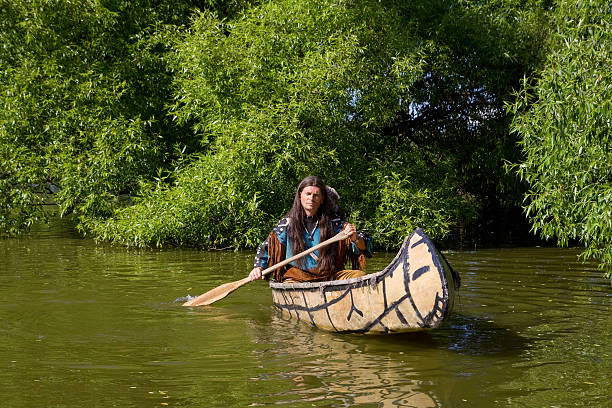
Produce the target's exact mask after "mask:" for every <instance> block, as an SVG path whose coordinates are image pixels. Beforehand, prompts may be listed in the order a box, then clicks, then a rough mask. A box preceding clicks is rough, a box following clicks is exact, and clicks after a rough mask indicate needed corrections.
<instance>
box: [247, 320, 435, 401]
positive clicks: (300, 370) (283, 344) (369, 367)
mask: <svg viewBox="0 0 612 408" xmlns="http://www.w3.org/2000/svg"><path fill="white" fill-rule="evenodd" d="M251 329H252V331H253V332H257V331H258V330H261V327H251ZM270 333H278V334H279V335H278V336H274V338H270V337H269V334H270ZM253 336H255V341H256V342H262V341H264V342H270V343H271V344H272V345H273V347H272V348H271V349H268V350H266V351H265V352H263V353H262V355H261V359H262V360H266V361H268V360H278V361H283V362H284V364H283V365H284V366H285V367H284V369H283V370H281V371H280V372H277V373H274V374H273V375H272V376H270V375H269V374H267V375H263V376H260V377H259V378H257V379H256V380H259V381H282V380H287V379H289V380H291V382H293V384H291V383H289V386H288V388H287V389H283V390H282V391H280V392H275V393H271V394H269V395H265V396H262V399H261V400H260V401H258V402H256V403H254V405H267V404H269V403H271V402H274V404H288V405H290V406H295V404H296V403H300V404H303V403H305V402H314V401H327V402H328V403H331V402H334V403H335V404H336V405H337V406H356V405H363V404H374V405H376V406H379V407H392V406H406V407H438V406H440V403H439V401H438V399H437V397H436V395H435V393H434V392H433V390H430V391H424V390H423V387H422V386H423V383H424V381H423V380H420V379H419V378H418V376H416V375H415V372H416V371H418V370H415V368H414V367H412V366H411V365H410V364H409V363H410V361H409V360H410V359H406V358H401V357H402V356H403V355H404V353H405V352H404V351H401V352H399V353H398V357H400V358H397V359H390V358H388V356H386V355H384V354H383V355H377V354H375V353H370V352H368V351H367V342H366V343H363V340H365V339H364V338H363V337H360V336H339V335H337V334H331V333H326V332H323V331H319V330H310V329H308V328H306V327H304V326H302V325H296V324H292V322H287V321H285V320H282V319H281V318H280V314H275V315H273V317H272V320H271V322H270V323H269V325H267V326H266V327H265V331H264V332H262V333H260V334H257V333H254V334H253ZM259 336H261V337H259ZM364 346H366V347H364ZM428 363H429V364H430V363H431V362H428ZM420 369H422V367H420Z"/></svg>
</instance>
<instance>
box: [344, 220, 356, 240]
mask: <svg viewBox="0 0 612 408" xmlns="http://www.w3.org/2000/svg"><path fill="white" fill-rule="evenodd" d="M343 230H344V232H345V233H346V235H348V236H349V237H351V241H352V242H355V241H357V229H356V228H355V226H354V225H353V224H351V223H349V222H345V223H344V228H343Z"/></svg>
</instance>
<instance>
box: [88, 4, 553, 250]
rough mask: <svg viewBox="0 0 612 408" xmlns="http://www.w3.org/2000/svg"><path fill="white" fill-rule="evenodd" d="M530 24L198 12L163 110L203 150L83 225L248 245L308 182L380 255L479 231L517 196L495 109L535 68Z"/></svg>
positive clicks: (442, 7) (510, 13)
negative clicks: (404, 244)
mask: <svg viewBox="0 0 612 408" xmlns="http://www.w3.org/2000/svg"><path fill="white" fill-rule="evenodd" d="M459 6H461V7H459ZM539 18H540V16H539V15H538V14H537V13H531V14H527V13H523V12H521V11H520V10H519V9H518V8H517V9H513V8H508V9H503V8H502V9H500V8H499V7H498V6H497V5H491V6H489V7H484V6H479V7H474V6H468V5H465V4H463V3H461V2H458V3H455V4H448V3H447V2H442V1H428V2H424V4H422V5H421V6H420V7H419V6H417V7H413V6H410V7H408V6H406V5H403V4H399V5H398V4H396V3H395V2H374V1H372V2H355V3H353V2H347V3H343V2H337V1H327V2H325V1H279V2H270V3H264V4H262V5H260V6H259V7H256V8H252V9H249V10H248V12H246V13H245V14H244V15H243V16H241V18H237V19H234V20H227V21H225V20H219V19H218V18H217V17H216V15H214V14H212V13H207V12H203V13H201V14H200V15H199V16H198V17H197V18H195V19H194V20H193V23H192V24H191V26H190V29H189V31H188V32H186V33H185V35H184V36H183V37H181V38H180V39H179V41H178V42H177V43H176V44H175V46H174V47H175V51H176V54H175V56H176V59H175V60H174V65H173V67H174V71H175V72H176V73H177V74H176V76H175V79H174V89H175V101H176V102H175V103H174V104H173V105H172V106H171V108H170V111H171V113H172V115H174V117H175V118H176V121H177V122H178V123H179V124H180V125H187V124H191V126H192V128H193V129H194V131H195V132H196V133H197V135H198V136H199V137H200V139H201V146H202V147H201V151H200V153H198V154H197V155H192V156H190V157H189V158H188V159H187V160H186V161H185V162H184V164H183V165H182V166H180V168H179V169H178V170H177V171H176V172H174V173H173V174H172V183H161V184H160V183H154V184H152V185H150V186H149V189H147V190H145V191H143V192H142V194H141V196H140V197H139V198H138V199H136V200H135V205H133V206H130V207H127V208H126V209H124V210H122V211H121V212H120V213H118V214H117V216H116V217H114V219H113V220H104V221H100V222H98V223H93V224H92V226H91V228H92V229H93V230H94V231H95V232H96V234H98V235H99V236H102V237H104V238H106V239H109V240H116V241H119V242H128V243H133V244H136V245H142V244H150V243H165V242H171V243H174V244H189V245H211V246H252V245H255V244H256V243H257V242H259V241H260V240H261V239H262V237H264V236H265V234H266V232H267V231H268V230H269V228H270V227H271V225H272V224H273V223H274V221H275V220H276V219H278V217H280V216H281V215H282V214H283V213H284V212H286V211H287V209H288V207H289V206H290V203H291V200H292V196H293V193H294V188H295V186H296V184H297V182H298V181H299V180H300V179H301V178H302V177H303V176H305V175H307V174H319V175H322V176H324V178H325V179H326V181H327V182H328V183H329V184H331V185H333V186H335V187H336V188H337V190H338V191H339V192H340V195H341V196H342V200H341V201H342V205H343V206H344V207H345V209H346V210H349V211H350V212H351V213H352V216H353V218H354V219H355V220H356V221H357V222H358V224H360V226H361V227H365V228H367V229H369V230H370V231H371V232H372V233H373V234H374V235H375V241H376V242H377V243H378V244H379V245H382V246H394V245H397V244H398V243H399V242H400V241H401V240H402V238H403V237H404V235H405V234H406V233H407V232H408V231H410V230H411V229H413V228H414V227H416V226H422V227H424V228H425V229H426V230H427V231H428V232H429V233H430V234H431V235H433V236H435V237H443V236H445V235H446V234H448V233H449V231H451V229H452V228H453V227H457V226H460V225H466V224H469V223H470V222H472V223H474V225H477V224H476V223H477V222H480V221H482V220H483V219H485V218H486V217H483V214H484V213H486V212H487V211H489V210H490V208H491V207H495V208H500V207H502V206H504V205H505V206H506V207H508V206H512V205H514V202H515V201H513V200H515V199H516V197H512V192H511V193H510V194H508V190H512V189H514V184H513V183H514V180H512V179H511V178H509V177H507V176H506V175H505V173H504V172H503V170H502V167H503V166H502V163H503V159H504V158H510V157H513V156H512V155H513V154H515V153H516V146H515V141H514V140H512V139H511V138H510V137H509V136H508V134H507V125H506V123H507V119H506V113H505V111H504V109H503V103H504V101H505V98H507V97H509V96H510V93H511V91H512V89H513V86H514V85H518V83H519V80H520V78H521V77H522V75H523V74H524V70H525V67H527V66H530V64H533V63H534V61H535V60H537V53H534V52H533V51H532V50H533V49H537V47H534V43H536V42H537V41H540V40H541V39H542V35H541V34H540V32H539V30H540V28H539V27H540V25H539V24H538V20H539ZM516 21H520V22H522V24H519V25H517V24H516ZM483 27H485V28H486V30H484V33H485V34H483ZM526 40H528V41H526ZM517 60H518V61H521V63H522V64H523V65H519V66H517ZM476 68H478V69H476ZM518 192H520V191H519V190H516V192H515V194H516V193H518ZM492 213H495V215H496V216H497V213H496V212H495V211H492ZM486 221H489V222H491V221H493V219H492V218H489V219H487V220H486Z"/></svg>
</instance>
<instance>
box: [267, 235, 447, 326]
mask: <svg viewBox="0 0 612 408" xmlns="http://www.w3.org/2000/svg"><path fill="white" fill-rule="evenodd" d="M270 287H271V289H272V296H273V300H274V304H275V306H276V307H277V308H279V309H280V310H281V313H282V314H283V315H285V316H290V317H292V318H296V319H298V320H303V321H305V322H308V323H311V324H312V325H314V326H316V327H318V328H321V329H324V330H329V331H334V332H352V333H366V334H385V333H401V332H410V331H421V330H427V329H433V328H436V327H439V326H440V325H441V324H442V322H443V321H444V320H445V319H446V318H447V317H448V315H449V314H450V312H451V310H452V307H453V303H454V298H455V292H456V289H457V287H458V282H456V278H455V276H454V274H453V273H452V269H451V267H450V265H448V263H447V262H446V260H445V259H444V258H443V257H442V256H441V255H440V253H439V252H438V251H437V249H436V248H435V246H434V245H433V242H432V241H431V239H429V237H428V236H427V235H426V234H425V233H424V232H423V230H421V229H417V230H416V231H415V232H414V233H413V234H412V235H411V236H409V237H407V238H406V239H405V240H404V243H403V244H402V247H401V249H400V251H399V252H398V254H397V255H396V256H395V258H394V259H393V261H391V263H390V264H389V265H388V266H387V267H386V268H385V269H384V270H382V271H380V272H377V273H372V274H369V275H366V276H363V277H360V278H354V279H346V280H337V281H327V282H313V283H277V282H272V283H270Z"/></svg>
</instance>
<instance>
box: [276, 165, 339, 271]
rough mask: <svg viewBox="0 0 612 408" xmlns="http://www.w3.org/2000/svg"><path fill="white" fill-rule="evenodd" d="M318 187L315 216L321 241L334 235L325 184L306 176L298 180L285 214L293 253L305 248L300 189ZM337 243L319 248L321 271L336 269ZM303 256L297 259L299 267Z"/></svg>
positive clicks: (304, 214)
mask: <svg viewBox="0 0 612 408" xmlns="http://www.w3.org/2000/svg"><path fill="white" fill-rule="evenodd" d="M311 186H313V187H318V188H319V189H320V190H321V196H322V201H321V205H320V207H319V210H318V211H317V214H316V216H315V217H316V218H317V219H318V220H319V229H320V233H321V242H323V241H325V240H326V239H329V238H331V237H332V236H333V235H334V231H333V227H332V223H331V220H332V217H333V216H334V212H333V205H332V202H331V200H330V198H329V196H328V194H327V189H326V185H325V183H324V182H323V180H321V179H320V178H319V177H317V176H308V177H306V178H304V179H303V180H302V181H300V184H299V185H298V187H297V190H296V192H295V198H294V199H293V206H292V207H291V210H289V213H288V214H287V216H288V217H289V218H290V219H291V220H290V221H289V227H288V233H289V239H290V240H291V248H292V252H293V254H294V255H296V254H299V253H300V252H303V251H305V250H306V244H305V243H304V231H305V228H306V224H305V219H306V211H304V208H303V207H302V201H301V195H302V190H304V189H305V188H306V187H311ZM337 247H338V245H337V244H332V245H328V246H326V247H324V248H321V249H319V261H318V263H319V271H320V272H323V273H333V272H335V271H336V253H337V251H338V250H337ZM304 263H305V261H304V258H301V259H299V260H298V261H297V264H298V265H299V266H300V267H303V266H304Z"/></svg>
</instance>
